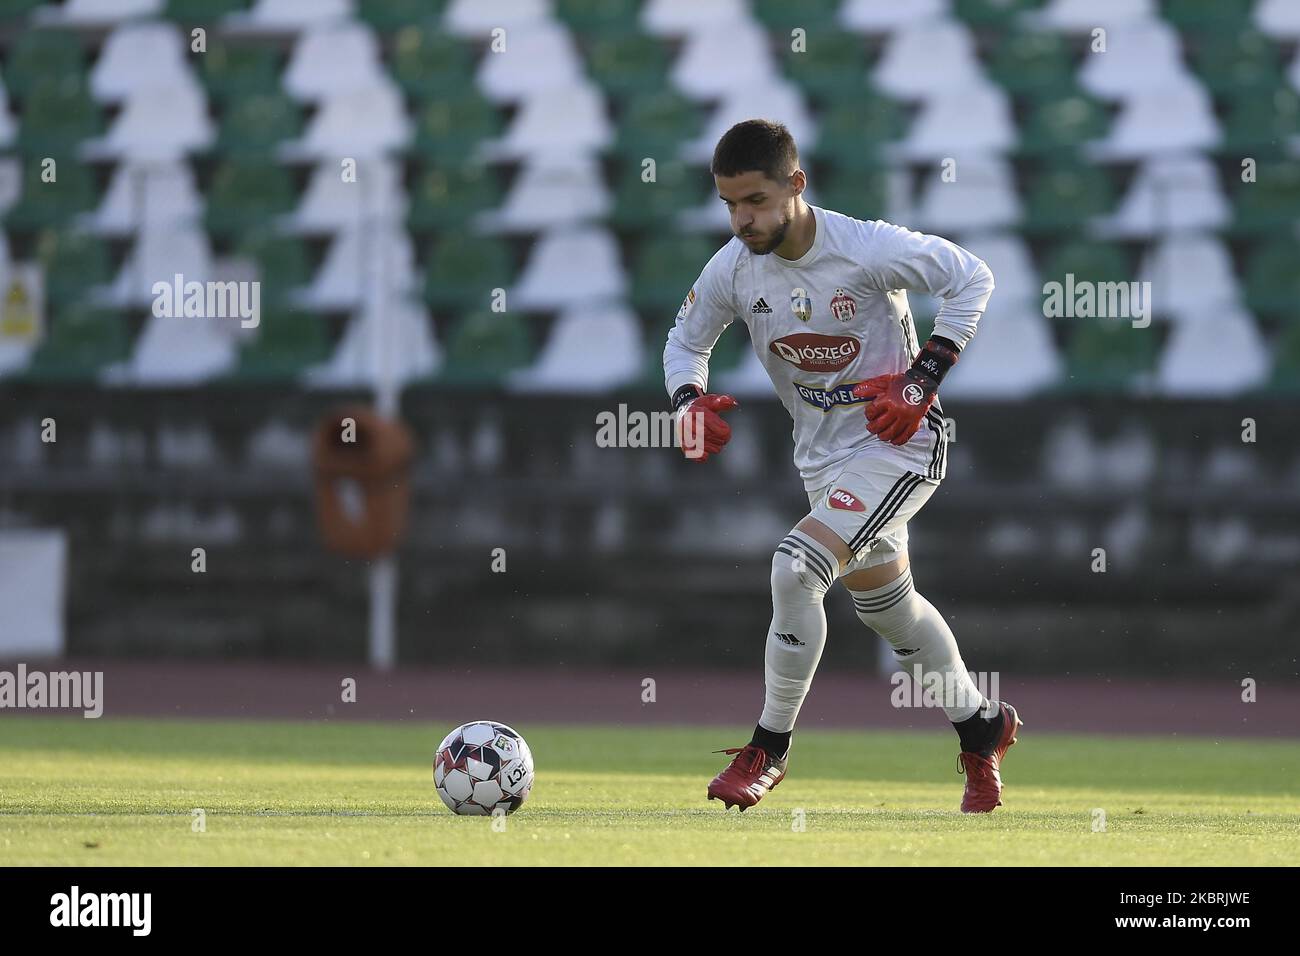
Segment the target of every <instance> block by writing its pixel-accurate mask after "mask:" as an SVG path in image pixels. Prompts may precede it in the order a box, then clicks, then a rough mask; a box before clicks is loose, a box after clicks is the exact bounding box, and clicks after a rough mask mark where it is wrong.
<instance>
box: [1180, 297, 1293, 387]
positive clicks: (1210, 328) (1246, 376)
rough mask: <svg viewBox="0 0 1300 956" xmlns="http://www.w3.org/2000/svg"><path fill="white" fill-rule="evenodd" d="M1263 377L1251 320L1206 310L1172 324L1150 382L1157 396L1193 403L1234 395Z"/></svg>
mask: <svg viewBox="0 0 1300 956" xmlns="http://www.w3.org/2000/svg"><path fill="white" fill-rule="evenodd" d="M1269 372H1270V367H1269V354H1268V350H1267V349H1266V348H1265V346H1264V342H1263V340H1262V339H1261V338H1260V334H1259V326H1258V325H1256V323H1255V320H1254V319H1253V318H1252V317H1251V316H1250V315H1249V314H1248V313H1247V312H1245V311H1244V310H1242V309H1241V308H1231V307H1230V308H1207V309H1206V310H1205V311H1204V312H1202V313H1200V314H1199V315H1196V316H1188V317H1186V318H1185V319H1184V320H1183V321H1181V322H1178V323H1176V324H1175V325H1174V327H1173V332H1172V334H1171V335H1170V337H1169V340H1168V341H1167V342H1166V343H1165V347H1164V351H1163V352H1162V353H1161V356H1160V363H1159V367H1158V369H1157V372H1156V377H1157V382H1158V385H1159V388H1160V391H1161V392H1162V393H1163V394H1165V395H1170V396H1181V397H1187V398H1198V399H1199V398H1213V397H1224V396H1229V395H1236V394H1239V393H1240V392H1243V391H1246V390H1248V389H1251V388H1254V387H1256V386H1259V385H1262V384H1263V383H1264V381H1265V380H1266V379H1267V377H1268V374H1269Z"/></svg>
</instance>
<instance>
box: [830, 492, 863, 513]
mask: <svg viewBox="0 0 1300 956" xmlns="http://www.w3.org/2000/svg"><path fill="white" fill-rule="evenodd" d="M826 503H827V504H828V505H830V506H831V507H832V508H839V509H840V510H841V511H866V510H867V506H866V505H864V504H863V503H862V502H861V501H859V500H858V497H857V495H851V494H849V493H848V492H847V491H845V490H844V489H843V488H836V489H835V490H834V491H832V492H831V495H830V497H829V498H827V499H826Z"/></svg>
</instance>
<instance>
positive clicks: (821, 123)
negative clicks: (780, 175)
mask: <svg viewBox="0 0 1300 956" xmlns="http://www.w3.org/2000/svg"><path fill="white" fill-rule="evenodd" d="M818 129H819V134H818V137H817V144H816V146H815V147H813V151H812V158H813V159H818V160H825V161H828V162H830V163H831V164H833V165H834V166H836V167H837V168H842V169H863V168H873V167H876V166H879V165H880V163H881V159H882V150H881V147H882V146H884V145H885V144H886V143H892V142H897V141H898V140H900V139H902V138H903V135H904V134H905V133H906V132H907V118H906V116H905V115H904V113H903V109H902V107H901V106H900V105H899V103H897V102H896V101H895V100H892V99H889V98H887V97H884V96H878V95H875V94H872V93H870V92H869V91H867V90H862V91H860V92H855V93H853V94H852V95H845V96H841V97H838V98H836V99H834V100H832V101H830V102H829V103H828V104H827V106H826V108H825V109H824V110H823V111H822V114H821V116H820V117H819V118H818Z"/></svg>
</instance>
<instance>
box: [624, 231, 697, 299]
mask: <svg viewBox="0 0 1300 956" xmlns="http://www.w3.org/2000/svg"><path fill="white" fill-rule="evenodd" d="M717 251H718V243H717V242H715V241H713V240H710V239H704V238H699V237H695V238H683V237H679V236H671V237H667V238H662V239H647V240H646V241H645V242H643V243H642V244H641V248H640V250H639V251H638V252H637V255H636V258H635V264H634V266H633V269H632V295H631V298H632V304H633V305H634V306H635V307H636V308H637V309H638V310H640V311H642V312H648V313H651V314H656V313H657V314H662V315H672V314H674V313H676V311H677V310H678V309H679V308H680V307H681V304H682V299H683V298H685V296H686V293H687V291H688V290H689V289H690V288H691V283H693V282H694V281H695V280H696V279H698V278H699V276H700V272H701V270H703V268H704V264H705V263H706V262H708V261H709V260H710V259H711V258H713V254H714V253H715V252H717Z"/></svg>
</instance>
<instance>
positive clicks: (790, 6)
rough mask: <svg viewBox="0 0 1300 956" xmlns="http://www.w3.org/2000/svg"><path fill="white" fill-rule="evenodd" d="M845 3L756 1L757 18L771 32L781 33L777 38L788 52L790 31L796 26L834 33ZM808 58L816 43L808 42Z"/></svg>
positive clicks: (828, 1) (828, 0) (782, 0)
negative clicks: (837, 15) (813, 44)
mask: <svg viewBox="0 0 1300 956" xmlns="http://www.w3.org/2000/svg"><path fill="white" fill-rule="evenodd" d="M841 5H842V4H841V0H804V2H802V3H791V2H790V0H753V10H754V18H755V19H756V20H758V22H759V23H760V24H762V25H763V26H764V27H766V28H767V30H768V31H769V32H770V33H773V34H778V36H777V37H776V38H775V39H776V40H777V41H778V43H779V45H781V46H782V47H784V48H785V49H789V47H790V32H791V31H792V30H794V29H795V28H796V27H797V28H801V29H804V30H807V31H808V33H809V34H810V35H811V34H812V33H813V32H814V31H823V30H825V31H830V30H834V29H835V28H836V14H837V13H838V12H839V8H840V6H841ZM808 50H809V53H808V55H810V56H811V55H812V40H811V37H810V39H809V41H808Z"/></svg>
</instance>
